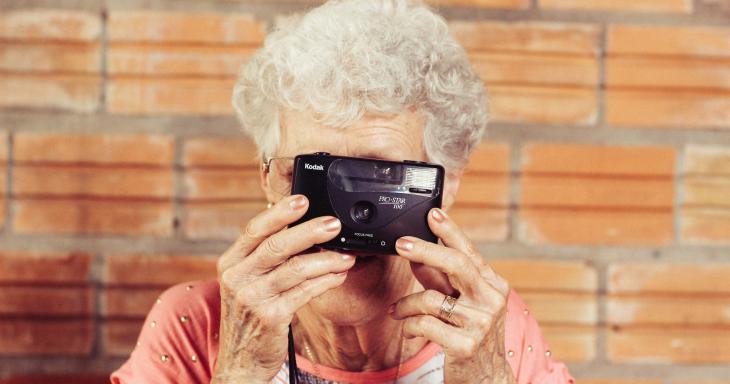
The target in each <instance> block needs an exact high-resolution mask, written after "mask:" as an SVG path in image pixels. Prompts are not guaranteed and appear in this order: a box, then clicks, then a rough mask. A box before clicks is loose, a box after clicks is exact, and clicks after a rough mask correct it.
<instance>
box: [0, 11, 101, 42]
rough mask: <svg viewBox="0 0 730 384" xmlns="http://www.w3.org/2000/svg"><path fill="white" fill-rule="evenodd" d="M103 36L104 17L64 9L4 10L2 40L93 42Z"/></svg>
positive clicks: (0, 36) (1, 28) (0, 19)
mask: <svg viewBox="0 0 730 384" xmlns="http://www.w3.org/2000/svg"><path fill="white" fill-rule="evenodd" d="M100 35H101V15H100V14H95V13H91V12H85V11H76V10H62V9H19V10H3V13H2V14H0V38H2V39H17V40H20V39H22V40H62V41H91V40H96V39H98V38H99V36H100Z"/></svg>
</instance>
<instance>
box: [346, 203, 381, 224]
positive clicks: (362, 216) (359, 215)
mask: <svg viewBox="0 0 730 384" xmlns="http://www.w3.org/2000/svg"><path fill="white" fill-rule="evenodd" d="M350 216H351V217H352V219H353V220H355V221H356V222H358V223H362V224H365V223H369V222H370V221H371V220H372V219H373V217H375V206H374V205H373V203H371V202H369V201H358V202H357V203H355V205H353V206H352V208H351V209H350Z"/></svg>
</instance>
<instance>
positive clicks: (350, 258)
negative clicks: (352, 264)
mask: <svg viewBox="0 0 730 384" xmlns="http://www.w3.org/2000/svg"><path fill="white" fill-rule="evenodd" d="M354 258H355V256H353V255H348V254H346V253H343V254H342V260H345V261H350V260H352V259H354Z"/></svg>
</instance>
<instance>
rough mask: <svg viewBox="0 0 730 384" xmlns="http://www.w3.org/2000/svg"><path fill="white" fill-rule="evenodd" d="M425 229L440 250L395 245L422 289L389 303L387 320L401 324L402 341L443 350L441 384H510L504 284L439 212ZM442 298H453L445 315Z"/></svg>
mask: <svg viewBox="0 0 730 384" xmlns="http://www.w3.org/2000/svg"><path fill="white" fill-rule="evenodd" d="M428 224H429V226H430V228H431V230H432V231H433V233H434V234H435V235H436V236H438V237H439V238H440V239H441V241H442V242H443V244H444V245H439V244H434V243H431V242H427V241H424V240H420V239H417V238H415V237H409V236H407V237H402V238H400V239H399V240H398V241H397V243H396V249H397V251H398V254H399V255H400V256H402V257H404V258H406V259H408V260H410V261H411V265H412V267H413V269H414V273H415V275H416V277H417V278H418V280H419V281H420V282H421V284H422V285H423V286H424V288H426V290H425V291H422V292H418V293H415V294H412V295H409V296H406V297H404V298H402V299H400V300H399V301H397V302H396V303H394V304H393V305H392V306H391V307H390V309H389V311H390V312H391V316H392V317H393V318H395V319H403V320H404V321H405V324H404V326H403V330H404V334H405V337H409V338H412V337H425V338H426V339H429V340H431V341H433V342H435V343H437V344H439V345H440V346H441V347H442V348H443V349H444V353H445V355H446V361H445V366H444V381H445V383H446V384H451V383H490V384H493V383H514V382H515V380H514V376H513V374H512V370H511V368H510V366H509V364H508V362H507V355H506V353H505V345H504V322H505V317H506V316H505V315H506V308H507V307H506V303H507V296H508V294H509V285H508V284H507V282H506V281H505V280H504V279H502V278H501V277H500V276H499V275H497V274H496V273H495V272H494V271H493V270H492V268H490V267H489V265H487V264H486V262H485V261H484V260H483V258H482V256H481V255H479V254H478V253H477V252H476V250H475V249H474V246H473V245H472V243H471V241H469V239H468V238H467V237H466V235H465V234H464V233H463V232H462V231H461V229H459V228H458V227H457V226H456V224H455V223H454V222H453V221H452V220H451V219H450V218H449V217H448V216H447V215H446V214H445V213H444V212H443V211H442V210H440V209H438V208H434V209H432V210H431V212H430V214H429V215H428ZM438 275H441V276H438ZM447 295H449V296H458V299H457V301H456V304H455V306H453V311H452V313H451V314H450V315H448V309H449V308H450V307H451V304H450V303H449V302H448V301H446V300H445V298H446V296H447ZM442 306H443V307H444V309H446V310H447V311H446V312H443V311H442Z"/></svg>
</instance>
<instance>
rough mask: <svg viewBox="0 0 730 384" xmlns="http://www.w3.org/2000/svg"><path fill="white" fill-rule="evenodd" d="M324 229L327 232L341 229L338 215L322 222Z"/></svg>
mask: <svg viewBox="0 0 730 384" xmlns="http://www.w3.org/2000/svg"><path fill="white" fill-rule="evenodd" d="M322 225H323V226H324V229H325V230H326V231H327V232H333V231H337V230H339V229H340V221H339V220H337V218H336V217H330V218H329V219H327V220H325V221H324V222H322Z"/></svg>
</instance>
